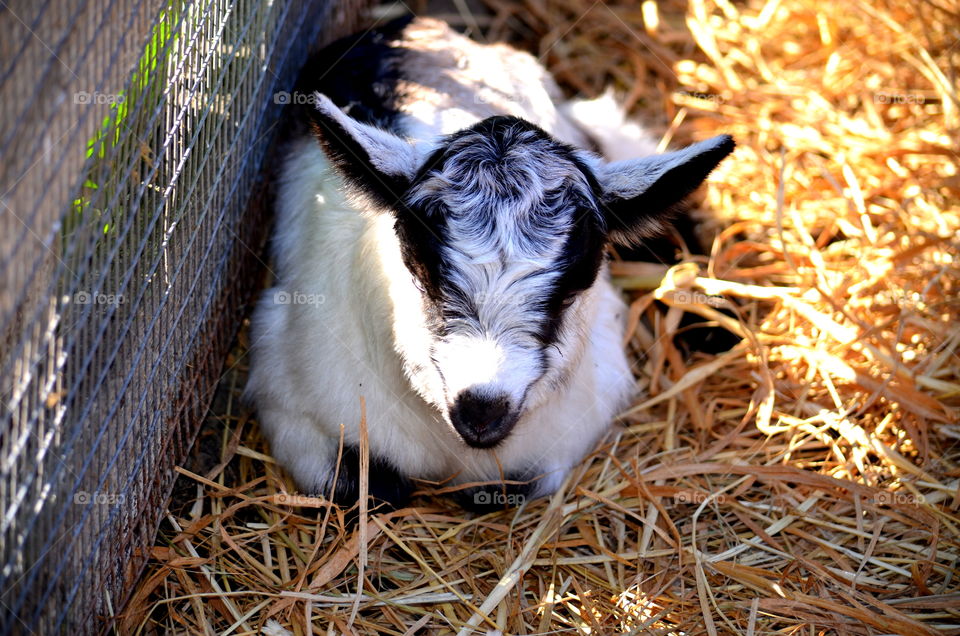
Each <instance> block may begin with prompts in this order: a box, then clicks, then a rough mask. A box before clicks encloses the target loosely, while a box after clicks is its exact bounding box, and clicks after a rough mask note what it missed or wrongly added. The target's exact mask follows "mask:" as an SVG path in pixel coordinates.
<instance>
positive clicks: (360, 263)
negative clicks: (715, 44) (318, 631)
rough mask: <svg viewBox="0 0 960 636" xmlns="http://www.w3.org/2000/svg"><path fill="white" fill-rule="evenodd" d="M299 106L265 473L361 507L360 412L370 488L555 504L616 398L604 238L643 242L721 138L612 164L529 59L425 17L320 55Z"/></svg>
mask: <svg viewBox="0 0 960 636" xmlns="http://www.w3.org/2000/svg"><path fill="white" fill-rule="evenodd" d="M331 65H332V68H331ZM298 91H299V92H298V96H300V97H301V98H302V97H303V96H304V95H307V96H310V97H311V100H310V101H312V102H313V103H312V104H311V106H310V107H309V108H301V109H300V110H299V111H295V112H299V113H300V115H296V114H294V115H292V116H294V117H298V116H299V117H303V118H304V119H305V121H304V123H306V124H308V126H309V127H310V128H312V132H311V131H309V130H308V126H303V127H302V128H301V130H302V133H303V134H301V135H300V136H298V137H295V139H294V140H293V141H292V142H291V145H290V146H289V152H288V156H287V157H286V159H285V163H284V165H283V167H282V172H281V176H280V184H279V191H278V199H277V206H276V208H277V209H276V211H277V229H276V235H275V238H274V243H273V254H274V259H275V262H276V266H277V273H278V280H277V282H276V287H274V288H273V289H272V290H269V291H267V292H266V293H265V294H264V296H263V298H262V300H261V301H260V303H259V305H258V307H257V309H256V313H255V316H254V320H253V329H252V334H251V343H252V364H251V374H250V379H249V383H248V392H249V395H251V396H252V397H253V399H254V401H255V403H256V406H257V408H258V411H259V416H260V422H261V424H262V426H263V430H264V431H265V433H266V434H267V436H268V437H269V440H270V443H271V448H272V452H273V454H274V456H275V457H276V458H277V459H278V460H279V461H280V462H281V463H282V465H283V466H285V467H286V468H287V469H288V470H289V471H290V472H291V473H292V475H293V477H294V478H295V479H296V481H297V482H298V484H299V485H300V487H301V488H304V489H305V490H307V491H310V492H313V493H321V494H326V493H329V492H331V491H333V492H334V493H335V498H336V499H338V500H340V501H342V502H348V503H352V502H353V501H355V500H356V497H357V479H358V455H359V451H358V445H359V443H360V428H359V420H360V398H361V396H362V397H364V398H365V401H366V415H367V427H368V431H369V433H368V439H369V448H370V457H371V468H370V476H369V479H370V493H371V494H373V495H375V496H378V497H380V498H383V499H386V500H389V501H392V502H394V503H399V502H400V501H402V500H403V499H404V498H405V496H406V494H407V493H408V492H409V488H410V485H411V480H414V479H424V480H432V481H441V482H446V483H448V484H465V483H468V482H491V481H492V482H498V483H499V482H502V481H503V480H507V481H508V482H520V483H521V485H517V483H512V485H511V486H510V487H509V492H510V493H511V494H512V495H523V496H526V497H534V496H540V495H544V494H548V493H551V492H552V491H554V490H555V489H556V488H557V487H558V486H559V485H560V483H561V482H562V481H563V479H564V477H565V476H566V474H567V473H568V471H569V470H570V469H571V467H572V466H574V465H575V464H576V463H577V462H579V461H580V460H581V459H582V458H583V457H584V456H585V455H586V454H587V453H588V452H590V451H591V450H592V448H593V447H594V445H595V444H596V442H597V440H598V439H599V438H600V437H601V436H602V435H603V434H604V432H605V431H607V430H608V428H609V426H610V424H611V420H612V419H613V417H614V416H615V415H616V413H617V412H618V410H620V409H621V408H622V407H624V406H625V405H626V404H627V403H628V402H629V400H630V399H631V398H632V396H633V394H634V388H635V383H634V378H633V374H632V373H631V368H630V365H629V363H628V361H627V357H626V355H625V353H624V351H623V347H622V345H621V342H622V338H623V329H624V315H625V305H624V302H623V300H622V299H621V298H620V295H619V294H618V292H617V291H616V290H615V289H614V288H613V287H612V286H611V284H610V282H609V277H608V273H607V266H606V262H605V253H606V249H607V246H608V244H609V243H611V242H615V243H633V242H636V241H639V240H641V239H643V238H644V237H649V236H651V235H653V234H655V233H657V232H658V231H659V230H660V229H661V228H662V227H663V225H664V224H665V223H666V222H668V221H669V215H670V210H671V209H672V208H673V207H675V204H677V203H678V202H679V201H680V200H681V199H682V198H683V197H685V196H686V195H688V194H689V193H690V192H691V191H693V190H694V189H695V188H697V187H698V186H699V185H700V183H701V182H702V181H703V179H704V178H706V176H707V175H708V173H709V172H710V171H711V170H712V169H713V168H714V167H715V166H716V165H717V163H719V162H720V161H721V160H722V159H723V158H724V157H725V156H726V155H727V154H729V153H730V151H731V150H732V149H733V141H732V139H731V138H730V137H726V136H723V137H716V138H713V139H710V140H707V141H704V142H701V143H698V144H695V145H693V146H690V147H688V148H686V149H684V150H680V151H677V152H671V153H667V154H662V155H656V156H649V157H646V158H639V159H629V160H620V161H614V162H607V161H609V160H610V159H611V158H614V159H619V158H621V157H617V156H612V155H616V154H617V152H621V154H622V151H617V149H616V148H614V146H613V144H614V143H615V139H613V137H612V135H611V134H610V132H609V131H610V127H611V126H610V124H611V122H610V121H606V122H601V124H600V125H601V126H605V130H606V132H603V131H602V130H601V131H599V133H598V134H592V132H593V131H590V130H587V129H586V128H585V127H584V125H583V123H582V122H578V121H577V118H576V117H574V116H572V115H571V114H570V112H569V111H568V110H565V109H564V108H558V106H557V104H558V103H559V102H560V100H559V94H558V91H557V89H556V88H555V86H554V84H553V81H552V79H551V78H550V77H549V75H548V74H547V72H546V71H545V70H544V69H543V67H542V66H540V64H538V63H537V62H536V60H534V58H532V57H531V56H529V55H527V54H525V53H521V52H518V51H516V50H514V49H512V48H510V47H508V46H505V45H480V44H477V43H474V42H472V41H470V40H469V39H467V38H465V37H463V36H460V35H458V34H456V33H455V32H453V31H451V30H450V29H449V28H448V27H447V26H446V25H444V24H443V23H440V22H437V21H434V20H426V19H416V20H413V21H409V20H401V21H396V22H394V23H391V24H389V25H387V26H386V27H384V28H381V29H379V30H375V31H371V32H368V33H366V34H364V35H362V36H359V37H354V38H351V39H347V40H343V41H340V42H337V43H335V44H333V45H331V46H330V47H328V48H327V49H326V50H324V51H323V52H322V53H321V54H320V55H319V56H318V57H317V58H316V59H315V60H314V62H313V63H312V64H311V65H308V67H307V68H306V70H305V72H304V74H303V76H302V79H301V82H300V84H299V86H298ZM586 111H589V108H586ZM573 112H576V110H575V109H574V111H573ZM609 115H610V113H609V109H608V112H606V113H604V116H605V117H609ZM614 116H615V117H619V116H618V115H617V114H616V113H614ZM580 119H581V120H582V119H585V117H581V118H580ZM618 121H622V120H618ZM591 138H593V139H597V140H599V144H600V150H601V151H604V152H605V154H606V158H607V161H605V160H604V159H601V158H600V157H599V156H598V155H596V154H594V153H593V152H590V151H588V150H585V148H590V147H591V146H592V145H593V142H592V141H591ZM318 141H319V143H318ZM633 147H634V148H636V144H635V143H634V144H633ZM341 425H342V426H343V444H344V451H343V453H342V457H339V458H338V449H339V446H340V438H341ZM338 462H339V469H337V466H338ZM335 470H338V471H339V472H338V474H339V477H338V480H337V483H336V484H333V483H332V482H333V478H334V473H335ZM472 492H473V494H474V495H475V496H478V498H477V499H476V502H478V503H481V504H482V503H486V502H490V501H496V500H497V497H496V496H490V495H489V494H486V493H480V494H479V495H477V491H476V490H474V491H472ZM489 492H493V493H496V492H499V490H498V489H497V488H495V487H492V488H491V489H490V491H489ZM466 503H468V504H469V503H471V500H470V498H469V497H467V498H466Z"/></svg>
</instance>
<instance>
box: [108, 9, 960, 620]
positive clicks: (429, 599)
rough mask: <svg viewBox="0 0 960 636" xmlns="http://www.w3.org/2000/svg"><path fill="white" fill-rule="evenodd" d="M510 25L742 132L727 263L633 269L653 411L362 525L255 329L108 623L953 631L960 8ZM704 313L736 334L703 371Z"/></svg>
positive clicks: (671, 128)
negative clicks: (326, 475) (305, 468)
mask: <svg viewBox="0 0 960 636" xmlns="http://www.w3.org/2000/svg"><path fill="white" fill-rule="evenodd" d="M489 4H490V7H491V10H492V16H473V15H472V14H471V15H469V16H467V17H468V18H469V20H468V22H473V23H474V24H481V25H482V26H483V28H484V33H485V35H487V36H489V37H492V38H512V39H513V40H514V41H518V40H519V41H520V42H522V43H523V44H525V45H526V46H529V47H531V49H532V50H533V51H534V52H538V53H539V54H540V55H541V56H542V59H543V60H544V62H545V63H546V64H547V65H548V66H549V67H550V68H551V70H553V72H554V73H555V74H556V76H557V77H558V79H559V80H560V82H561V83H562V84H563V85H564V87H565V88H566V89H567V90H569V91H571V92H581V93H585V94H596V93H598V92H600V91H602V90H603V89H604V87H605V86H607V85H613V86H614V87H615V89H616V90H617V91H618V92H619V93H621V94H622V95H624V96H625V99H626V100H627V102H628V103H629V104H630V106H631V108H632V111H633V112H634V113H635V114H637V115H638V116H639V117H641V118H643V119H645V120H646V121H647V122H649V123H650V125H651V126H653V127H654V128H655V129H656V130H657V131H658V132H661V133H662V134H663V140H664V145H666V144H667V143H676V144H679V143H685V142H688V141H691V140H695V139H701V138H705V137H707V136H710V135H712V134H718V133H721V132H727V133H731V134H733V135H734V137H736V139H737V141H738V144H739V146H738V149H737V151H736V152H735V154H734V155H733V156H732V157H731V158H730V159H728V160H727V161H725V162H724V163H723V164H722V165H721V167H720V168H719V169H718V170H717V171H716V172H715V173H714V175H713V176H712V177H711V180H710V183H709V186H708V187H707V188H706V189H705V191H704V194H703V196H702V200H701V201H700V202H699V203H700V205H699V208H700V209H701V212H700V213H698V216H699V217H702V223H701V224H700V226H699V229H700V232H701V234H702V236H703V237H704V238H705V239H706V244H707V245H708V246H709V250H708V255H707V256H697V255H695V254H690V253H684V254H683V255H682V262H681V263H680V264H679V265H677V266H674V267H667V266H665V265H654V264H646V263H634V262H626V261H617V262H615V263H614V267H613V269H614V274H615V276H616V279H617V281H618V282H619V284H620V285H621V286H622V287H623V288H624V289H625V290H626V293H627V294H628V295H629V297H630V299H631V300H632V306H631V316H630V319H631V320H630V332H629V337H628V340H629V342H628V346H629V347H630V349H631V350H632V351H633V352H634V353H635V358H636V366H635V369H636V374H637V378H638V382H639V385H640V387H641V388H642V389H643V391H642V392H641V398H640V399H638V401H637V403H636V404H634V405H633V406H632V407H631V408H630V409H629V410H627V411H626V412H625V414H624V416H623V422H624V426H623V427H622V428H619V429H618V430H616V431H615V432H614V433H612V434H611V435H610V437H609V438H608V439H607V440H606V442H605V444H604V445H603V446H602V447H601V448H600V449H598V450H597V452H596V453H595V454H594V455H593V456H592V457H591V458H590V459H589V460H588V461H587V462H585V463H584V464H583V466H582V467H581V468H580V469H579V470H578V472H577V473H576V474H575V475H573V476H572V477H571V479H569V480H568V482H567V484H566V486H565V487H564V488H563V490H562V491H561V492H560V493H558V494H557V495H556V496H554V497H553V498H551V499H548V500H541V501H536V502H528V503H527V505H526V506H524V507H521V508H520V509H509V510H504V511H502V512H496V513H492V514H488V515H485V516H478V515H471V514H467V513H464V512H463V511H462V510H460V509H458V508H457V507H456V506H455V505H454V504H453V503H451V502H450V501H449V500H447V499H445V498H443V497H437V496H435V495H434V494H431V492H430V490H431V489H430V488H429V487H428V486H425V487H424V494H423V495H422V496H420V497H419V498H417V499H416V501H415V507H411V508H406V509H403V510H398V511H394V512H381V511H377V510H371V511H361V513H360V517H361V518H360V522H359V524H358V525H357V526H351V525H350V524H349V523H347V522H346V520H345V512H344V511H342V510H339V509H335V508H331V507H329V506H328V505H327V503H326V501H324V500H323V499H320V498H304V497H298V496H296V491H295V490H294V489H293V486H292V484H291V482H290V481H289V480H288V479H287V478H286V477H285V476H284V474H283V472H282V471H281V470H280V469H279V467H278V466H277V465H276V464H275V463H274V462H273V460H272V459H271V458H270V456H269V454H268V453H269V449H268V448H267V446H266V444H265V443H264V441H263V440H262V439H261V437H260V435H259V434H258V431H257V426H256V422H255V421H254V419H252V416H251V414H250V413H249V412H248V411H247V410H246V408H245V407H243V406H242V405H241V404H240V403H239V394H240V391H241V390H242V387H243V379H244V375H245V367H246V362H247V360H246V357H245V351H246V347H245V344H246V342H245V334H241V336H240V341H239V344H238V346H237V348H236V351H235V352H234V354H233V356H232V357H231V359H230V360H229V361H228V364H227V370H226V373H225V375H224V380H223V382H222V386H221V391H220V395H219V397H218V400H217V404H216V405H215V408H214V409H213V411H212V413H211V416H210V418H209V421H208V422H207V424H206V426H205V428H204V431H203V433H202V435H201V439H200V442H199V443H198V445H197V453H196V456H195V457H194V458H193V460H192V462H191V464H189V465H188V466H187V467H185V468H183V469H181V472H182V475H181V478H180V480H179V484H178V488H177V492H176V493H175V497H174V500H173V502H172V504H171V507H170V512H169V514H168V515H167V517H166V520H165V522H164V523H163V524H162V527H161V532H160V535H159V536H158V538H157V541H156V545H154V546H152V547H149V548H145V549H148V550H149V558H150V562H149V566H148V569H147V571H146V572H145V574H144V575H143V577H142V579H141V581H140V583H139V585H138V587H137V590H136V592H135V594H134V597H133V600H132V602H131V603H130V604H129V606H128V608H127V610H126V611H125V612H124V613H123V614H122V615H121V616H119V617H117V618H116V619H115V622H114V626H115V629H116V630H117V631H118V632H120V633H123V634H129V633H138V632H143V633H167V632H171V633H173V632H176V633H201V634H214V633H217V634H225V633H235V634H250V633H257V632H258V631H260V630H263V633H269V634H286V633H292V634H297V635H300V634H310V633H369V634H412V633H430V634H434V633H436V634H443V633H456V632H462V633H488V632H492V633H497V632H501V633H617V632H624V633H631V632H632V633H660V634H681V633H682V634H689V635H693V634H769V633H785V634H794V633H803V634H815V633H816V634H883V633H896V634H917V635H919V634H932V633H935V632H938V631H946V632H947V633H956V634H960V570H958V559H960V514H958V506H960V451H958V447H957V444H958V440H960V422H958V413H960V408H958V407H960V357H958V347H960V321H958V317H960V295H958V285H960V276H958V273H960V272H958V270H960V240H958V231H960V176H958V173H957V172H958V169H957V164H958V155H957V139H958V132H960V101H958V97H957V90H956V87H957V69H958V67H960V43H958V42H960V40H958V38H960V4H958V3H957V2H955V1H951V0H916V1H915V2H894V1H893V0H890V1H889V2H884V1H883V0H874V1H872V2H849V3H842V4H841V3H833V2H815V1H812V0H780V1H777V0H770V1H768V2H759V1H750V2H744V3H736V4H734V3H731V2H728V1H726V0H716V1H708V0H691V1H690V2H689V3H687V2H681V1H676V0H671V1H668V2H661V3H659V7H658V6H657V5H656V4H655V3H653V2H649V1H647V2H642V3H638V2H633V1H628V0H611V1H610V2H595V3H593V4H592V5H591V3H590V2H588V1H586V0H516V1H514V0H510V1H507V0H489ZM459 6H461V8H464V7H465V5H463V4H462V3H461V4H460V5H459ZM684 312H691V313H693V314H697V315H699V316H701V317H703V318H704V319H705V320H706V321H707V322H706V323H702V324H708V325H716V326H719V327H721V328H723V329H726V330H728V331H730V332H732V333H733V334H735V335H736V336H737V338H738V340H739V344H736V345H735V346H734V347H733V348H732V349H731V350H730V351H729V352H724V353H720V354H716V355H712V354H704V353H692V354H688V353H686V351H685V349H684V348H682V347H681V346H680V345H679V344H678V340H679V339H678V331H682V330H684V329H690V328H698V329H699V328H702V327H681V326H680V319H681V317H682V315H683V313H684Z"/></svg>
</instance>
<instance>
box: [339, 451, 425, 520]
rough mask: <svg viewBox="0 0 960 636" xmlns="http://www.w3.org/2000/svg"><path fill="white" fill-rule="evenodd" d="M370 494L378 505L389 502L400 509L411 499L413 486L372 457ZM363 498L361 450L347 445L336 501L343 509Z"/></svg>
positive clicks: (341, 461)
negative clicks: (361, 495)
mask: <svg viewBox="0 0 960 636" xmlns="http://www.w3.org/2000/svg"><path fill="white" fill-rule="evenodd" d="M368 493H369V495H370V496H371V497H372V498H373V499H374V500H375V501H376V502H386V503H388V504H389V505H391V506H393V507H395V508H400V507H402V506H404V505H406V503H407V502H408V501H409V500H410V495H411V494H412V493H413V484H412V483H411V481H410V480H409V479H407V478H406V477H404V476H402V475H401V474H400V473H399V472H397V469H396V468H394V467H393V465H392V464H391V463H390V462H389V461H387V460H384V459H381V458H379V457H374V456H371V457H370V479H369V482H368ZM321 494H326V493H321ZM359 499H360V449H359V448H357V447H356V446H346V447H344V449H343V456H342V457H341V458H340V471H339V474H338V476H337V484H336V486H335V487H334V490H333V500H334V501H335V502H336V503H337V504H338V505H340V506H343V507H350V506H353V505H354V504H356V503H357V501H358V500H359Z"/></svg>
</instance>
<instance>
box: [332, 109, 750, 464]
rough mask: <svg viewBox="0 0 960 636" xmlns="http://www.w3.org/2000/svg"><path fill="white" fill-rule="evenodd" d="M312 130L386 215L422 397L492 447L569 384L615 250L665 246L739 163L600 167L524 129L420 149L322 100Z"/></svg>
mask: <svg viewBox="0 0 960 636" xmlns="http://www.w3.org/2000/svg"><path fill="white" fill-rule="evenodd" d="M315 124H316V125H315V129H316V133H317V136H318V138H319V139H320V142H321V144H322V145H323V147H324V149H325V151H326V153H327V155H328V156H329V157H330V159H331V160H332V162H333V163H334V164H335V165H336V166H337V168H338V169H339V170H340V172H341V173H342V174H343V176H344V177H345V180H346V181H347V183H348V184H349V186H350V187H351V189H352V190H353V191H354V192H355V193H357V194H359V195H361V196H363V197H365V198H366V199H367V200H369V201H370V203H371V204H372V205H373V206H374V207H375V208H377V209H380V210H382V213H383V214H390V215H392V218H393V219H394V221H393V228H394V231H395V232H396V236H397V239H398V242H399V249H400V254H401V256H402V260H403V263H404V265H405V271H402V272H400V271H394V272H387V275H388V276H390V277H393V279H394V280H393V281H392V282H391V296H392V298H393V303H394V307H393V312H394V317H393V320H394V332H395V336H396V342H395V347H396V349H397V351H398V352H399V354H400V356H401V357H402V359H403V364H404V368H405V372H406V373H407V375H408V377H409V378H410V380H411V382H412V384H413V386H414V388H415V389H416V390H417V391H418V392H419V393H420V394H421V395H422V396H423V397H424V399H426V400H427V401H428V402H429V403H431V404H433V405H434V406H436V407H437V408H438V409H439V410H440V412H441V413H443V414H444V417H445V419H446V420H447V422H448V424H449V425H451V426H453V428H455V429H456V431H457V432H458V433H459V435H460V436H461V437H462V438H463V440H464V441H465V442H466V443H467V444H469V445H471V446H474V447H479V448H487V447H491V446H494V445H496V444H497V443H498V442H500V441H501V440H503V439H504V438H505V437H506V436H507V435H508V434H509V433H510V431H511V430H512V429H513V427H514V425H515V424H516V423H517V422H518V420H520V419H521V418H522V417H523V414H524V412H525V411H526V410H528V409H532V408H535V407H536V406H537V405H538V404H539V403H541V402H542V401H543V400H545V399H547V396H548V395H549V389H551V388H554V387H557V386H561V385H562V383H563V382H564V381H565V380H566V379H567V377H568V376H569V374H570V373H571V372H572V370H573V369H574V368H576V365H577V364H578V362H579V360H580V356H581V354H582V352H583V349H584V347H585V344H586V342H587V339H588V338H589V337H590V329H591V323H592V320H593V313H594V306H593V305H595V303H591V298H592V294H593V292H594V291H595V290H594V287H595V285H594V284H595V282H596V280H597V276H598V272H599V271H600V267H601V264H602V262H603V259H604V253H605V250H606V246H607V244H608V243H610V242H618V243H635V242H636V241H638V240H639V239H641V238H643V237H647V236H651V235H654V234H656V233H657V232H658V231H659V230H660V229H661V228H662V226H663V224H664V223H666V222H667V221H668V220H669V216H670V212H671V209H672V208H674V207H675V206H676V204H677V203H678V202H680V201H681V200H682V199H683V198H684V197H685V196H686V195H688V194H689V193H690V192H692V191H693V190H694V189H695V188H697V187H698V186H699V185H700V183H701V182H702V181H703V179H705V178H706V176H707V175H708V174H709V172H710V171H711V170H712V169H713V168H714V167H715V166H716V165H717V163H719V162H720V160H722V159H723V158H724V157H725V156H726V155H727V154H729V153H730V151H731V150H732V149H733V140H732V139H731V138H730V137H726V136H724V137H715V138H713V139H710V140H708V141H704V142H701V143H698V144H695V145H693V146H690V147H688V148H686V149H684V150H680V151H677V152H671V153H667V154H663V155H657V156H653V157H647V158H641V159H635V160H630V161H621V162H616V163H604V162H603V161H602V160H600V159H598V158H597V157H595V156H594V155H592V154H590V153H587V152H584V151H580V150H577V149H574V148H572V147H570V146H567V145H565V144H563V143H560V142H558V141H556V140H555V139H553V138H552V137H551V136H550V135H548V134H547V133H546V132H544V131H543V130H541V129H539V128H537V127H536V126H534V125H532V124H530V123H528V122H526V121H524V120H521V119H517V118H515V117H492V118H490V119H486V120H484V121H482V122H480V123H478V124H476V125H474V126H472V127H471V128H468V129H466V130H463V131H460V132H458V133H455V134H453V135H451V136H449V137H447V138H446V139H444V140H442V142H441V143H440V145H439V146H437V147H433V148H428V149H424V148H423V147H422V146H418V145H415V144H413V143H411V142H409V141H408V140H406V139H403V138H400V137H398V136H396V135H393V134H391V133H388V132H385V131H382V130H379V129H377V128H374V127H371V126H368V125H365V124H362V123H360V122H357V121H356V120H354V119H352V118H350V117H349V116H348V115H346V114H345V113H343V112H342V111H341V110H340V109H339V108H337V107H336V106H335V105H334V104H333V103H332V102H330V101H329V100H328V99H326V98H325V97H324V96H319V95H318V96H317V110H316V114H315Z"/></svg>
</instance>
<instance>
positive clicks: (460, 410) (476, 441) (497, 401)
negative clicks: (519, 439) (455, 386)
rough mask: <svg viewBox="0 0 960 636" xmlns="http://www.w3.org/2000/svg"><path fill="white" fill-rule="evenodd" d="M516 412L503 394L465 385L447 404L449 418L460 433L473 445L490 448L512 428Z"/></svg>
mask: <svg viewBox="0 0 960 636" xmlns="http://www.w3.org/2000/svg"><path fill="white" fill-rule="evenodd" d="M517 417H518V415H517V413H515V412H513V411H512V409H511V408H510V398H509V397H507V396H506V395H502V394H500V395H488V394H485V393H480V392H478V391H473V390H470V389H467V390H466V391H464V392H462V393H461V394H460V395H458V396H457V398H456V399H455V400H454V402H453V405H452V406H451V407H450V421H451V422H453V427H454V428H455V429H457V432H458V433H460V436H461V437H462V438H463V441H465V442H466V443H467V444H469V445H470V446H473V447H474V448H490V447H491V446H495V445H496V444H497V443H498V442H500V441H501V440H502V439H503V438H504V437H506V436H507V434H508V433H509V432H510V431H511V429H513V425H514V424H515V423H516V422H517Z"/></svg>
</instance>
